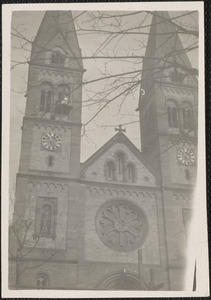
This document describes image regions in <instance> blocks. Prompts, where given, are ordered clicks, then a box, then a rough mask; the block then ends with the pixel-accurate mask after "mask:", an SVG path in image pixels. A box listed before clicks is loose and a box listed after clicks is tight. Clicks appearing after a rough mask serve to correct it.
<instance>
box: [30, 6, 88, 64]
mask: <svg viewBox="0 0 211 300" xmlns="http://www.w3.org/2000/svg"><path fill="white" fill-rule="evenodd" d="M54 49H56V51H58V49H59V51H60V52H61V54H63V55H64V56H67V57H69V58H70V59H72V60H73V59H74V61H75V62H77V67H76V68H77V69H83V64H82V59H81V50H80V48H79V43H78V39H77V35H76V30H75V25H74V19H73V16H72V12H71V11H47V12H46V13H45V15H44V18H43V20H42V23H41V25H40V27H39V30H38V32H37V35H36V38H35V40H34V42H33V45H32V54H31V62H35V63H37V62H38V63H42V62H43V53H45V52H46V51H48V52H49V51H51V52H52V53H53V52H54Z"/></svg>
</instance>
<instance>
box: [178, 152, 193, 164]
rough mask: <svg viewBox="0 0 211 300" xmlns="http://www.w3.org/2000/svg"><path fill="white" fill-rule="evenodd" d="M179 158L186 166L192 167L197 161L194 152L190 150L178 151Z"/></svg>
mask: <svg viewBox="0 0 211 300" xmlns="http://www.w3.org/2000/svg"><path fill="white" fill-rule="evenodd" d="M177 158H178V160H179V161H180V162H181V163H182V164H183V165H185V166H189V165H192V164H193V163H194V161H195V157H194V153H193V151H192V150H191V149H188V148H180V149H179V150H178V151H177Z"/></svg>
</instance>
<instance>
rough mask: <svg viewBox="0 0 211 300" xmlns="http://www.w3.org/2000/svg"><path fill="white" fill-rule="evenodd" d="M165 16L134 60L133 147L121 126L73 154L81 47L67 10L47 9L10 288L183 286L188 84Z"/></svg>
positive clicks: (36, 46)
mask: <svg viewBox="0 0 211 300" xmlns="http://www.w3.org/2000/svg"><path fill="white" fill-rule="evenodd" d="M163 18H164V19H165V18H166V19H168V18H169V16H168V14H167V13H165V12H160V13H158V14H157V15H156V14H155V15H154V16H153V18H152V25H151V31H150V34H149V39H148V45H147V49H146V55H145V59H144V61H143V74H142V90H141V92H140V101H139V108H138V109H139V111H140V126H141V143H142V151H141V152H140V151H139V150H138V149H137V148H136V147H135V146H134V144H133V143H132V142H131V141H130V140H129V139H128V138H127V136H126V134H125V133H124V130H123V129H122V128H121V126H120V127H119V128H118V130H117V133H116V134H115V135H114V136H113V137H112V138H111V139H110V140H109V141H108V142H107V143H105V144H104V145H103V146H102V147H101V148H100V149H99V150H97V152H95V153H94V154H93V155H92V156H91V157H90V158H89V159H88V160H87V161H85V162H84V163H80V142H81V141H80V139H81V135H80V133H81V125H82V124H81V109H82V83H83V79H82V77H83V73H84V71H85V70H84V68H83V62H82V59H81V50H80V47H79V44H78V40H77V35H76V31H75V27H74V21H73V18H72V14H71V12H70V11H68V12H64V11H48V12H46V14H45V16H44V18H43V20H42V23H41V25H40V28H39V30H38V33H37V35H36V38H35V40H34V43H33V45H32V52H31V60H30V63H29V76H28V88H27V96H26V97H27V102H26V111H25V116H24V118H23V126H22V143H21V156H20V164H19V172H18V174H17V183H16V202H15V208H14V218H13V225H12V226H11V230H10V231H11V232H10V250H11V251H10V254H11V255H10V264H9V284H10V288H11V289H36V288H38V289H41V288H44V289H82V290H83V289H87V290H90V289H91V290H94V289H103V290H106V289H108V290H159V289H160V290H182V289H184V276H185V269H186V262H187V258H186V253H185V250H186V245H187V236H188V224H189V223H190V222H189V221H190V219H191V214H192V204H193V196H192V195H193V189H194V184H195V179H196V164H197V162H196V157H197V136H196V135H197V101H198V100H197V81H196V79H195V78H194V76H193V75H192V74H191V65H190V62H189V60H188V57H187V55H186V53H185V51H182V50H183V46H182V43H181V42H180V39H179V37H178V35H177V34H174V35H172V36H171V34H172V27H171V25H169V23H168V22H167V23H166V22H163V21H162V22H161V20H163ZM163 32H164V33H165V34H164V35H162V34H161V33H163ZM168 35H169V36H168ZM172 53H179V54H177V55H174V54H172ZM180 53H181V54H180ZM184 66H185V68H182V67H184ZM184 69H185V70H186V72H184ZM187 70H189V72H187ZM142 91H144V93H143V92H142Z"/></svg>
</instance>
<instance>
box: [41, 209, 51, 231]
mask: <svg viewBox="0 0 211 300" xmlns="http://www.w3.org/2000/svg"><path fill="white" fill-rule="evenodd" d="M51 228H52V207H51V205H50V204H44V205H43V207H42V212H41V221H40V235H41V236H50V235H51Z"/></svg>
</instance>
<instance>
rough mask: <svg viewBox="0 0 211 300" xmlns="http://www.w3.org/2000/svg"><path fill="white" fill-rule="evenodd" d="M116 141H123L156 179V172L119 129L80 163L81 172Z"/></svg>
mask: <svg viewBox="0 0 211 300" xmlns="http://www.w3.org/2000/svg"><path fill="white" fill-rule="evenodd" d="M117 143H124V144H125V145H126V146H127V147H128V149H129V150H130V151H131V152H132V153H133V154H134V155H135V156H136V157H137V158H138V159H139V160H140V162H142V164H143V165H144V166H145V167H146V168H147V169H148V170H149V171H150V172H151V173H152V174H153V175H154V176H155V178H156V179H158V173H157V172H156V171H155V170H154V169H153V168H152V167H151V165H150V164H149V163H148V162H147V161H146V160H145V159H144V158H143V156H142V154H141V152H140V151H139V150H138V148H137V147H136V146H135V145H134V144H133V143H132V142H131V141H130V140H129V138H128V137H127V136H126V135H125V134H124V133H123V132H121V131H119V132H118V133H117V134H115V135H114V136H113V137H112V138H111V139H110V140H109V141H108V142H106V143H105V144H104V145H103V146H102V147H101V148H100V149H98V150H97V151H96V152H95V153H94V154H93V155H92V156H90V157H89V158H88V159H87V160H86V161H85V162H84V163H83V164H81V172H82V173H83V172H84V171H85V170H86V169H87V168H88V167H89V166H91V165H92V164H93V163H94V162H95V161H96V160H97V159H99V158H100V157H101V156H102V155H103V154H104V153H105V152H107V151H108V150H109V149H110V148H111V147H112V146H113V145H114V144H117Z"/></svg>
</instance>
